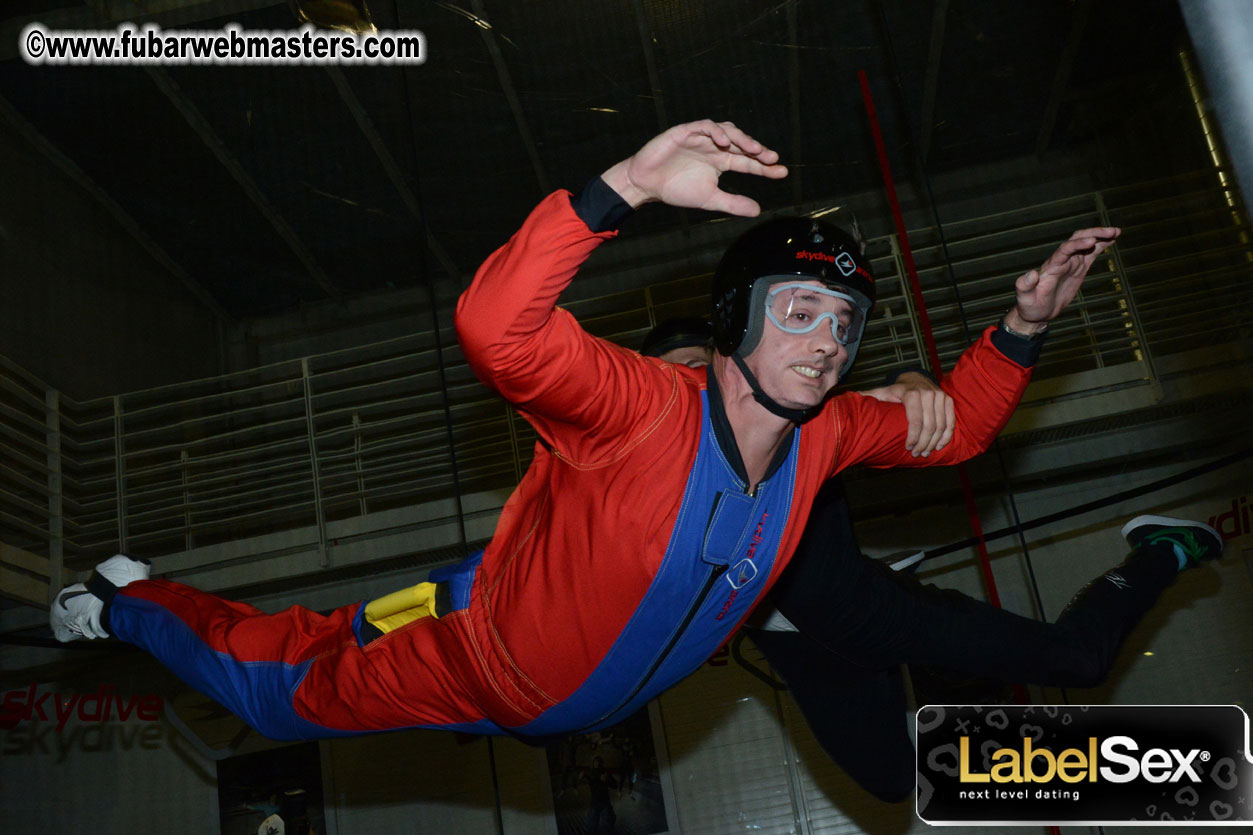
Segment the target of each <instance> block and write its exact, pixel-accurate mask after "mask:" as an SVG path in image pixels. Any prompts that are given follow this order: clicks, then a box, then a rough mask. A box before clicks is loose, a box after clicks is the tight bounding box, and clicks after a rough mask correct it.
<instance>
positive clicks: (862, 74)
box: [857, 70, 1061, 835]
mask: <svg viewBox="0 0 1253 835" xmlns="http://www.w3.org/2000/svg"><path fill="white" fill-rule="evenodd" d="M857 80H858V82H859V83H860V84H861V98H862V101H863V102H865V105H866V117H867V118H868V119H869V120H870V132H871V135H872V136H873V137H874V145H875V151H876V152H877V153H878V156H879V169H880V170H881V171H882V172H883V187H884V189H885V191H886V192H887V198H888V205H889V206H890V207H891V209H892V222H893V223H894V224H895V225H896V234H897V237H898V238H899V239H900V242H901V257H902V258H903V259H904V260H905V272H906V273H907V274H908V276H909V289H910V292H911V293H912V294H913V297H914V307H915V308H916V309H917V310H918V324H919V325H920V326H921V327H922V335H923V340H924V341H925V342H926V345H927V358H928V359H929V360H930V361H931V373H932V374H934V375H935V378H936V379H937V380H938V379H940V378H941V377H943V371H942V369H941V368H940V352H939V351H938V350H937V348H936V345H935V333H934V332H933V331H932V329H931V317H930V316H929V315H928V314H927V303H926V301H925V300H924V299H923V297H922V282H920V281H919V280H918V268H917V267H916V266H915V265H914V251H913V249H912V248H911V247H910V245H909V233H908V232H907V231H906V230H905V216H904V214H902V213H901V202H900V200H898V199H897V197H896V183H895V181H894V180H893V179H892V168H891V166H890V165H889V164H888V152H887V146H886V145H884V143H883V132H882V131H881V130H880V129H879V117H878V114H877V113H876V112H875V107H874V98H873V97H872V96H871V95H870V80H869V79H868V78H867V76H866V71H865V70H858V72H857ZM957 474H958V477H959V478H960V479H961V487H962V498H963V499H965V501H966V516H967V517H968V519H969V521H970V529H971V531H973V532H974V535H975V538H976V539H977V540H978V542H977V543H976V550H977V551H978V554H979V571H980V573H981V574H982V575H983V583H984V587H985V588H986V589H987V593H988V601H989V602H990V603H991V604H992V605H993V606H996V607H997V608H998V609H1003V608H1005V607H1004V606H1002V605H1001V595H1000V593H999V592H998V591H997V589H996V578H995V577H994V576H992V560H991V558H989V557H988V546H987V543H985V542H984V541H983V522H982V521H981V520H980V519H979V508H978V506H977V505H976V504H975V492H974V488H973V487H972V486H971V484H970V475H969V474H968V473H967V472H966V465H965V464H958V465H957ZM1014 695H1015V696H1016V697H1017V699H1018V702H1019V704H1027V703H1028V702H1029V701H1030V700H1029V699H1028V698H1027V691H1026V689H1025V688H1024V687H1023V686H1022V685H1021V684H1015V685H1014ZM1049 831H1050V832H1052V833H1054V835H1056V833H1059V832H1060V831H1061V830H1060V829H1058V828H1057V827H1056V826H1051V827H1049Z"/></svg>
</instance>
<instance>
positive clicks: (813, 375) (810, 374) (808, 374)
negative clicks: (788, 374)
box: [791, 365, 822, 380]
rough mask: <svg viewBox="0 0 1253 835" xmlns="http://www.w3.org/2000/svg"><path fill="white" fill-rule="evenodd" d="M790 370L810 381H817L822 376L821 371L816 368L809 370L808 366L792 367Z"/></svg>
mask: <svg viewBox="0 0 1253 835" xmlns="http://www.w3.org/2000/svg"><path fill="white" fill-rule="evenodd" d="M791 368H792V370H793V371H795V372H796V373H797V374H799V375H801V376H802V377H805V378H807V379H810V380H817V379H818V378H819V377H821V376H822V371H821V370H819V369H817V368H811V367H810V366H808V365H793V366H791Z"/></svg>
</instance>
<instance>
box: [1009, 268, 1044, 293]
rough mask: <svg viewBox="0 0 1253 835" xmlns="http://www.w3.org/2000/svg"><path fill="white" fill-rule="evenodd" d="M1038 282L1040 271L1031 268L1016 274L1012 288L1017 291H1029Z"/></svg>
mask: <svg viewBox="0 0 1253 835" xmlns="http://www.w3.org/2000/svg"><path fill="white" fill-rule="evenodd" d="M1039 283H1040V271H1039V270H1032V271H1031V272H1029V273H1024V274H1023V275H1020V276H1018V280H1017V281H1015V282H1014V289H1015V290H1017V291H1018V292H1019V293H1030V292H1031V291H1032V290H1034V289H1035V286H1036V285H1037V284H1039Z"/></svg>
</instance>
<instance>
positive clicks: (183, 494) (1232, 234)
mask: <svg viewBox="0 0 1253 835" xmlns="http://www.w3.org/2000/svg"><path fill="white" fill-rule="evenodd" d="M1098 225H1100V226H1103V225H1119V226H1122V227H1123V230H1124V233H1123V236H1122V238H1121V239H1120V241H1119V243H1118V245H1117V246H1116V247H1114V248H1113V249H1111V250H1110V252H1109V253H1108V254H1107V255H1106V256H1105V257H1103V258H1102V260H1101V261H1100V262H1098V263H1097V265H1096V266H1095V267H1094V269H1093V271H1092V274H1091V277H1090V278H1089V280H1088V282H1087V283H1086V285H1085V287H1084V290H1083V292H1082V294H1081V296H1080V298H1079V299H1078V300H1077V301H1076V303H1075V304H1074V310H1073V311H1072V312H1070V313H1068V314H1067V315H1066V317H1065V318H1064V319H1063V320H1061V321H1060V322H1059V323H1057V324H1055V325H1054V327H1053V328H1052V330H1051V335H1050V339H1049V346H1048V350H1047V351H1046V352H1045V355H1044V358H1043V360H1042V362H1041V365H1040V367H1039V369H1038V371H1037V378H1049V377H1057V376H1060V375H1068V374H1073V373H1076V372H1083V371H1090V370H1092V369H1100V368H1107V367H1111V366H1127V365H1131V366H1135V365H1136V364H1138V365H1139V366H1141V367H1142V373H1141V374H1139V376H1140V377H1142V378H1143V379H1144V380H1145V381H1146V382H1147V383H1149V384H1151V385H1157V372H1156V370H1155V367H1154V361H1155V358H1160V357H1161V356H1163V355H1166V354H1170V353H1172V352H1179V351H1183V350H1185V349H1191V348H1195V347H1198V346H1199V345H1205V344H1217V343H1224V342H1233V341H1239V340H1247V339H1248V338H1249V336H1250V333H1251V332H1253V313H1251V312H1250V311H1251V310H1253V246H1251V244H1250V239H1249V231H1248V228H1247V226H1246V225H1244V223H1243V222H1242V220H1241V217H1240V215H1239V214H1238V213H1236V212H1235V211H1233V210H1232V209H1231V207H1230V206H1229V205H1228V203H1227V202H1226V197H1225V196H1224V192H1223V190H1222V189H1221V188H1220V187H1218V186H1217V185H1216V184H1215V180H1214V177H1213V173H1212V172H1199V173H1197V174H1195V175H1189V176H1187V177H1180V178H1173V179H1171V180H1163V181H1159V182H1153V183H1144V184H1139V185H1136V186H1129V187H1125V188H1118V189H1112V190H1108V191H1103V192H1100V193H1089V194H1082V195H1076V196H1074V197H1070V198H1066V199H1063V200H1056V201H1052V202H1049V203H1046V204H1040V205H1033V206H1027V207H1023V208H1021V209H1017V210H1014V211H1009V212H1002V213H999V214H996V215H994V216H988V217H979V218H971V219H967V220H961V221H955V222H952V223H947V224H946V225H945V227H944V229H943V233H944V242H943V245H942V242H941V240H940V237H939V233H938V231H937V230H936V229H934V228H923V229H919V230H911V232H910V237H911V241H912V242H913V245H914V256H915V260H916V262H917V265H918V269H919V277H920V281H921V285H922V289H923V296H924V298H925V301H926V304H927V307H928V310H929V313H930V317H931V321H932V324H933V327H934V331H935V336H936V339H937V342H938V344H939V350H940V356H941V359H942V361H943V363H944V364H945V368H946V369H948V368H951V366H952V364H953V362H954V361H955V360H956V358H957V356H958V355H959V354H960V353H961V351H962V350H963V349H964V348H965V346H966V344H967V336H966V329H967V327H968V328H970V329H971V330H972V332H977V331H978V330H979V329H980V328H982V327H983V326H985V325H987V324H989V323H990V322H992V321H995V320H996V318H998V317H999V316H1000V315H1001V314H1002V313H1003V312H1004V311H1005V310H1006V309H1007V308H1008V307H1009V306H1010V304H1011V301H1012V284H1013V279H1014V278H1015V277H1016V276H1017V275H1018V274H1020V273H1021V272H1022V271H1023V269H1024V268H1025V267H1027V266H1030V265H1034V264H1038V263H1040V262H1041V261H1043V259H1044V258H1045V257H1046V256H1047V255H1048V254H1049V253H1050V252H1051V251H1052V249H1053V248H1054V247H1056V245H1057V244H1058V242H1059V241H1060V240H1062V239H1064V238H1065V237H1066V236H1068V235H1069V233H1070V232H1071V231H1072V230H1074V229H1076V228H1081V227H1086V226H1098ZM868 252H869V255H870V256H871V258H872V261H873V266H874V270H875V274H876V275H877V276H878V278H877V280H876V286H877V288H878V292H879V303H878V306H877V308H876V311H875V314H874V316H873V321H872V323H871V325H870V326H869V327H868V329H867V333H868V336H867V337H866V339H865V340H864V342H863V345H862V347H861V352H860V353H859V357H858V364H857V368H856V370H855V372H854V374H853V376H852V379H851V380H850V381H849V382H850V385H852V386H854V387H865V386H872V385H877V384H879V383H880V382H881V380H882V378H883V376H884V375H885V373H886V372H887V371H889V370H890V369H894V368H900V367H902V366H906V365H914V366H920V365H923V364H925V360H924V359H923V357H924V352H923V348H922V339H921V335H920V333H919V331H918V327H917V322H916V316H915V311H914V310H913V302H912V299H911V298H910V295H909V293H908V292H906V281H905V278H904V275H903V270H902V266H901V264H902V262H901V258H900V254H899V251H898V248H897V242H896V240H895V238H894V237H887V238H880V239H876V240H872V241H871V242H870V244H869V250H868ZM707 287H708V282H707V278H706V277H702V276H694V277H690V278H685V279H681V280H677V281H671V282H668V283H666V284H662V285H653V286H651V287H647V288H643V287H642V288H639V289H636V290H630V291H625V292H622V293H618V294H614V295H611V296H601V297H598V298H595V299H588V300H584V301H580V302H577V303H574V304H572V305H570V309H571V311H572V312H573V313H574V314H575V315H576V316H577V317H578V318H579V320H580V321H581V322H582V323H583V325H584V327H586V328H587V329H588V330H589V331H590V332H592V333H594V334H597V335H599V336H603V337H605V338H608V339H611V340H614V341H617V342H620V343H622V344H626V345H631V346H634V345H637V344H638V343H639V340H640V339H641V337H642V336H643V334H644V332H645V331H646V330H647V329H648V327H649V325H650V323H652V322H654V321H659V320H661V319H664V318H667V317H668V316H673V315H691V314H703V313H705V311H706V307H707ZM441 336H442V344H443V345H445V346H448V347H445V349H444V351H443V356H442V357H440V356H438V355H437V353H436V349H435V347H434V346H435V344H436V342H435V339H434V335H433V334H430V333H425V334H421V333H419V334H414V335H411V336H406V337H403V338H399V339H392V340H389V341H385V342H379V343H375V344H370V345H363V346H359V347H354V348H349V349H345V350H339V351H333V352H330V353H325V354H318V355H315V356H309V357H305V358H303V359H298V360H291V361H287V362H280V363H276V364H273V365H268V366H264V367H261V368H255V369H250V370H247V371H240V372H236V373H232V374H226V375H223V376H220V377H213V378H209V379H203V380H195V381H191V382H186V383H179V384H175V385H169V386H163V387H160V388H155V389H149V390H145V391H138V392H130V393H126V394H119V395H117V396H114V397H105V398H98V399H94V400H86V401H76V400H74V399H72V398H71V397H69V396H67V395H66V394H65V393H63V392H57V391H54V390H51V389H50V388H49V387H47V386H46V385H44V384H43V383H42V382H41V381H39V380H37V379H35V378H34V377H32V376H31V375H29V374H28V373H26V372H25V371H23V370H22V369H21V368H19V367H17V366H16V365H15V364H13V363H12V362H9V361H7V360H4V359H3V358H0V462H2V466H0V543H3V544H4V545H5V546H6V548H7V550H6V551H5V554H6V557H5V559H4V561H3V562H4V564H5V568H6V571H8V572H9V574H6V575H5V576H6V577H9V576H10V575H11V574H12V572H14V571H16V572H17V573H18V575H29V579H38V578H40V577H47V578H50V580H52V581H55V580H56V579H59V576H60V572H61V570H62V565H64V567H65V569H66V570H75V569H83V568H85V567H88V566H90V565H91V564H93V563H94V562H96V561H98V560H99V559H100V558H101V557H102V556H107V555H108V554H110V553H113V552H114V551H115V550H117V549H121V550H129V551H130V552H133V553H138V554H143V555H145V556H148V557H153V556H157V557H159V556H161V555H170V554H178V553H186V552H190V551H194V550H195V549H203V548H206V547H207V546H214V545H218V544H221V543H225V542H234V541H239V540H244V539H248V538H250V537H256V536H263V535H265V534H269V533H273V532H275V531H281V530H308V531H313V532H314V533H312V534H310V536H312V537H314V538H316V540H317V542H318V545H319V547H320V548H321V549H322V552H323V559H322V562H321V564H322V565H323V566H325V565H326V559H325V549H326V546H327V543H328V541H329V540H334V539H335V538H336V536H338V535H340V534H342V532H343V531H346V530H350V529H352V530H357V528H351V526H349V525H348V523H349V522H351V521H352V520H360V519H365V518H380V519H384V518H392V520H393V521H391V522H386V523H380V525H381V527H376V528H373V529H372V530H375V532H377V531H378V530H386V529H388V525H391V526H392V527H396V526H399V525H412V524H414V523H413V520H412V519H411V518H409V517H405V516H403V514H401V516H399V517H396V516H395V515H394V514H393V517H388V513H389V512H398V511H401V510H402V509H405V508H412V507H414V506H420V505H424V504H428V503H432V502H435V501H437V500H440V499H447V498H448V497H449V496H450V495H451V494H452V492H453V478H452V468H453V459H454V455H455V461H456V466H457V468H458V475H459V480H460V485H461V491H462V493H463V494H474V493H484V492H490V491H503V490H507V489H508V488H510V487H511V486H512V485H513V484H515V483H516V482H517V480H518V479H519V478H520V476H521V474H522V472H523V471H524V469H525V467H526V465H527V463H528V462H529V459H530V455H531V449H532V447H533V445H534V442H535V433H534V431H533V430H532V429H531V428H530V426H529V425H528V424H527V423H526V422H525V421H523V420H521V419H520V418H518V417H517V416H516V415H515V414H514V413H513V411H512V409H510V408H509V407H508V406H507V405H506V404H505V403H503V402H502V401H501V400H499V399H498V398H496V397H495V396H493V395H492V394H491V393H490V392H488V391H487V390H486V389H485V388H484V387H482V386H481V385H480V384H479V383H478V382H477V381H476V380H475V379H474V377H473V375H472V374H471V373H470V371H469V370H468V368H467V366H466V365H465V362H464V360H463V358H462V356H461V353H460V350H459V348H457V347H456V341H455V338H454V335H453V333H452V332H451V329H449V330H447V331H446V332H444V333H443V334H441ZM441 362H442V363H443V366H444V374H445V376H446V387H444V386H441V384H440V381H439V368H440V363H441ZM445 398H447V406H448V409H449V412H450V413H451V416H452V426H451V436H452V438H453V444H452V447H451V448H450V446H449V443H448V438H449V434H450V432H449V428H448V427H447V426H446V422H445V412H444V407H445ZM397 520H399V521H397ZM413 550H421V548H420V547H419V548H414V549H413ZM14 555H17V556H14ZM32 555H33V557H36V558H42V559H44V560H45V563H42V564H41V563H32ZM44 567H46V570H42V569H43V568H44ZM50 580H42V582H44V583H48V582H50ZM6 585H7V581H6ZM54 585H55V583H54ZM6 591H8V592H9V593H11V594H12V593H13V591H12V589H6ZM17 596H25V597H29V595H22V594H17Z"/></svg>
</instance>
